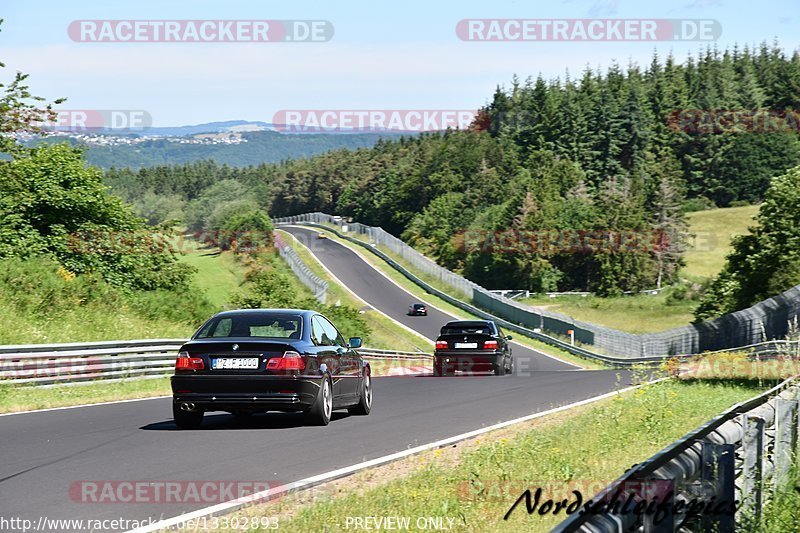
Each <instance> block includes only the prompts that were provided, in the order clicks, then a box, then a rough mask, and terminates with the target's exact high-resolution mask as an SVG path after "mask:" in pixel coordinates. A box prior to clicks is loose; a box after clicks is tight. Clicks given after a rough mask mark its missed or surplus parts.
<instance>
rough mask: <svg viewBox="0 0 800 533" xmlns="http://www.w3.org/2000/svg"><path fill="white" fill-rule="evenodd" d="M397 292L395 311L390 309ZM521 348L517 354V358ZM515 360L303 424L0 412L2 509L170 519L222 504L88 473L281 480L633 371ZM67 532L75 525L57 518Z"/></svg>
mask: <svg viewBox="0 0 800 533" xmlns="http://www.w3.org/2000/svg"><path fill="white" fill-rule="evenodd" d="M320 247H322V248H324V249H325V250H329V251H331V252H332V253H333V254H334V255H336V254H347V255H344V257H348V258H349V262H348V263H347V264H346V265H349V267H348V266H345V267H341V268H340V267H339V266H337V263H336V262H335V261H334V260H331V259H330V257H333V256H329V255H327V254H326V253H323V252H321V251H319V250H317V249H315V252H318V253H319V256H320V257H321V259H322V260H323V261H324V262H326V265H328V267H329V268H331V270H332V271H334V272H336V275H337V276H340V278H339V279H342V280H347V283H348V284H350V283H352V284H353V286H354V287H355V288H357V289H358V290H357V291H356V292H358V293H359V294H363V295H364V298H365V299H366V300H367V301H369V302H370V303H372V304H374V305H382V306H387V307H386V309H387V310H389V311H392V313H391V314H390V316H393V317H395V316H396V317H397V319H398V320H401V321H403V322H404V323H409V322H406V321H408V320H412V319H410V318H408V317H405V315H403V314H402V311H403V310H404V309H403V308H404V307H406V306H407V305H408V303H407V301H406V298H407V296H402V295H399V296H398V295H397V294H396V293H395V292H392V293H390V294H391V296H383V293H382V292H375V291H383V290H387V291H388V290H392V291H394V290H395V289H389V288H388V287H387V286H386V284H385V283H386V279H385V278H383V277H382V276H380V275H379V274H378V276H379V277H374V276H373V275H372V274H370V272H372V273H375V271H374V270H372V269H371V268H370V267H366V268H367V269H368V270H364V269H363V268H362V267H361V266H359V261H361V262H363V261H362V260H361V259H358V257H357V256H356V255H354V254H352V252H347V251H346V250H345V249H344V248H342V247H341V246H339V245H336V244H334V243H323V244H320ZM353 258H355V259H358V261H356V260H354V259H353ZM343 268H344V270H343ZM348 268H349V269H351V270H352V273H351V274H348V272H347V269H348ZM354 278H357V279H358V280H361V281H360V282H358V283H357V280H356V279H354ZM392 286H393V287H395V288H396V286H394V285H392ZM351 288H353V287H351ZM355 288H354V289H353V290H356V289H355ZM359 291H361V292H359ZM370 291H372V292H370ZM398 298H400V303H401V304H402V305H400V306H399V307H400V311H395V310H394V307H392V309H388V306H389V304H391V306H394V302H396V301H398V300H397V299H398ZM387 314H389V313H388V312H387ZM446 319H447V317H445V316H442V317H437V316H436V315H431V316H429V317H428V320H427V322H426V321H425V319H422V320H420V321H419V322H412V323H413V324H414V325H419V324H426V323H430V324H431V325H432V326H431V328H432V329H428V328H425V329H424V331H421V332H422V333H423V334H425V335H426V336H428V335H433V334H434V333H435V331H434V329H435V328H434V327H433V325H434V324H436V326H438V324H439V323H440V322H441V320H446ZM413 320H416V319H413ZM421 329H422V328H421ZM518 350H519V347H517V348H515V354H516V355H517V356H518V357H520V355H519V354H520V351H518ZM538 357H541V356H537V355H536V354H535V353H534V354H533V355H531V358H532V360H531V361H532V363H531V364H532V365H534V364H541V365H545V364H550V363H549V362H548V360H546V359H539V358H538ZM520 366H523V365H518V368H517V370H518V372H516V373H515V375H513V376H506V377H502V378H500V377H494V376H467V377H450V378H447V377H444V378H436V377H427V376H425V377H423V376H420V377H387V378H379V379H376V380H375V382H374V391H375V400H374V406H373V411H372V414H370V416H368V417H352V416H348V415H347V414H345V413H338V412H337V413H335V414H334V420H333V421H332V422H331V424H330V425H329V426H327V427H304V426H302V425H301V423H302V417H300V416H297V415H293V414H280V413H278V414H267V415H260V416H254V417H252V418H251V419H249V420H246V421H239V420H236V419H234V417H232V416H230V415H227V414H211V415H208V416H207V417H206V420H205V422H204V425H203V427H202V428H201V429H199V430H195V431H177V430H176V429H175V427H174V425H173V423H172V421H171V412H170V399H168V398H162V399H152V400H142V401H134V402H127V403H116V404H107V405H98V406H88V407H82V408H78V409H65V410H52V411H44V412H33V413H26V414H19V415H11V416H0V457H2V461H0V517H4V518H10V517H13V518H20V519H28V520H32V521H33V523H34V524H36V523H37V522H38V520H39V518H40V517H47V518H48V519H84V520H86V519H93V520H103V519H104V520H114V519H119V518H125V519H131V520H146V519H153V520H155V519H160V518H169V517H173V516H177V515H179V514H182V513H185V512H189V511H193V510H196V509H200V508H203V507H207V506H208V505H209V504H211V503H217V502H209V503H197V502H172V503H169V502H156V503H151V502H147V501H138V502H137V501H134V502H129V503H87V502H84V501H82V498H81V491H80V488H81V487H86V486H87V485H86V484H85V482H87V481H88V482H95V481H101V482H102V481H128V482H137V481H139V482H140V481H151V482H161V481H167V482H169V481H191V480H194V481H215V482H225V481H242V482H247V481H253V482H259V483H270V484H273V485H274V484H283V483H288V482H292V481H297V480H300V479H304V478H306V477H309V476H313V475H318V474H322V473H324V472H329V471H331V470H334V469H337V468H343V467H346V466H350V465H353V464H357V463H359V462H362V461H365V460H370V459H375V458H378V457H381V456H384V455H387V454H390V453H393V452H396V451H399V450H404V449H407V448H409V447H413V446H417V445H421V444H426V443H429V442H433V441H436V440H439V439H444V438H447V437H450V436H453V435H457V434H461V433H464V432H467V431H472V430H475V429H479V428H481V427H486V426H489V425H492V424H495V423H498V422H503V421H507V420H513V419H516V418H518V417H522V416H526V415H529V414H531V413H535V412H540V411H545V410H547V409H551V408H553V407H557V406H561V405H566V404H569V403H573V402H576V401H580V400H584V399H587V398H591V397H594V396H597V395H600V394H603V393H606V392H609V391H613V390H615V389H616V388H617V387H619V386H624V385H627V384H628V382H629V380H630V378H629V375H628V373H627V372H620V371H582V372H565V371H563V370H546V369H543V368H541V367H540V368H539V369H536V370H535V371H530V372H526V371H519V370H520ZM81 483H84V484H83V485H81ZM70 489H72V492H71V490H70ZM60 530H78V529H77V528H70V527H66V526H62V527H61V528H60Z"/></svg>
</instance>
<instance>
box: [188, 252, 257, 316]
mask: <svg viewBox="0 0 800 533" xmlns="http://www.w3.org/2000/svg"><path fill="white" fill-rule="evenodd" d="M179 258H180V260H181V261H182V262H183V263H186V264H187V265H191V266H193V267H195V268H197V274H196V275H195V278H194V281H195V284H196V285H197V287H199V288H200V290H202V291H203V292H204V293H205V295H206V298H208V300H209V301H210V302H211V303H212V304H213V305H214V306H215V307H216V308H218V309H220V310H222V309H224V308H225V307H226V306H227V305H228V304H229V302H230V300H231V297H232V296H233V295H234V294H235V293H236V292H238V291H239V290H240V288H241V286H242V284H243V283H244V273H245V270H246V269H245V267H244V266H243V265H242V264H241V263H239V262H238V261H236V259H235V258H234V255H233V253H232V252H230V251H226V252H221V253H220V252H219V251H218V250H216V249H210V250H205V249H198V248H197V247H190V249H189V250H188V251H187V253H186V254H184V255H180V256H179Z"/></svg>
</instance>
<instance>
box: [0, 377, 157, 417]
mask: <svg viewBox="0 0 800 533" xmlns="http://www.w3.org/2000/svg"><path fill="white" fill-rule="evenodd" d="M169 394H172V392H171V390H170V386H169V377H167V376H165V377H159V378H153V379H130V380H125V381H115V382H102V381H99V382H96V383H91V384H86V385H83V384H81V385H72V386H64V385H56V386H53V387H33V386H20V385H11V384H10V383H2V382H0V413H13V412H17V411H32V410H35V409H47V408H50V407H66V406H70V405H80V404H89V403H100V402H110V401H115V400H128V399H134V398H148V397H151V396H166V395H169Z"/></svg>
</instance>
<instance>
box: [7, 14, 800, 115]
mask: <svg viewBox="0 0 800 533" xmlns="http://www.w3.org/2000/svg"><path fill="white" fill-rule="evenodd" d="M0 17H2V18H4V19H5V22H4V23H3V26H2V30H3V31H2V33H0V60H2V61H3V62H5V63H6V67H7V68H6V69H4V70H2V71H0V77H2V80H3V81H6V80H8V79H9V78H10V77H11V76H12V75H13V72H14V71H16V70H21V71H23V72H27V73H29V74H30V75H31V77H30V85H31V87H32V89H33V92H34V93H35V94H40V95H42V96H45V97H47V98H51V99H52V98H56V97H62V96H66V97H68V99H69V101H68V103H66V104H64V105H63V106H62V107H64V108H68V109H142V110H146V111H147V112H148V113H150V115H151V116H152V119H153V125H156V126H168V125H183V124H196V123H202V122H210V121H215V120H230V119H248V120H264V121H270V120H271V118H272V115H273V113H275V112H276V111H278V110H281V109H475V108H477V107H479V106H481V105H483V104H484V103H485V102H486V101H487V99H488V98H489V97H490V96H491V94H492V92H493V90H494V88H495V87H496V86H497V85H498V84H507V83H508V82H509V80H510V79H511V77H512V76H513V75H514V74H517V75H519V76H520V77H521V78H525V77H527V76H529V75H533V76H535V75H537V74H538V73H540V72H541V73H542V74H544V75H545V76H546V77H555V76H563V74H564V72H565V70H566V69H569V70H570V72H572V73H574V74H577V73H579V72H580V71H582V70H583V69H584V67H585V66H587V65H589V66H591V67H592V68H595V67H598V66H599V67H601V68H605V67H606V66H607V65H608V64H609V63H610V62H611V61H612V60H616V61H618V62H619V63H621V64H623V65H625V64H627V63H628V62H629V61H634V62H638V63H640V64H646V63H647V62H648V61H649V58H650V56H651V54H652V52H653V50H658V51H659V53H660V54H662V55H665V54H667V53H669V52H670V51H672V52H674V54H675V55H676V56H677V57H678V58H680V59H681V60H682V59H683V58H685V56H686V54H687V53H689V52H695V51H697V50H698V49H699V48H700V47H704V46H705V43H698V42H688V43H686V42H674V41H673V42H658V43H653V42H641V43H636V42H625V43H613V42H593V43H581V42H522V43H509V42H505V43H503V42H500V43H491V42H464V41H461V40H459V39H458V38H457V36H456V34H455V26H456V23H457V22H458V21H459V20H461V19H465V18H539V19H544V18H590V17H609V18H649V19H654V18H655V19H658V18H669V19H676V18H689V19H715V20H718V21H719V22H720V23H721V25H722V28H723V32H722V36H721V37H720V38H719V39H718V40H717V41H716V45H717V46H719V47H720V48H724V47H726V46H730V45H732V44H733V43H739V44H740V45H741V44H745V43H749V44H754V43H759V42H761V41H763V40H767V41H772V40H773V39H775V38H777V39H778V41H779V42H780V44H781V45H782V46H783V47H784V48H785V49H788V50H793V49H797V48H798V47H800V32H798V31H797V26H798V23H800V15H798V4H797V0H760V1H758V2H753V1H730V0H677V1H641V0H639V1H635V0H551V1H540V0H492V1H483V2H476V1H450V0H426V1H418V0H406V1H403V2H389V1H385V0H384V1H380V0H378V1H371V2H368V1H365V0H364V1H362V0H337V1H304V0H294V1H292V2H276V1H274V0H261V1H257V0H254V1H245V0H225V1H224V2H223V1H220V0H195V1H178V0H160V1H151V0H137V1H126V0H117V1H114V2H109V1H108V0H103V1H99V0H91V1H80V0H76V1H74V2H52V3H50V2H15V3H13V4H10V5H9V4H8V3H7V5H5V6H3V8H2V11H1V12H0ZM84 19H100V20H106V19H131V20H134V19H135V20H142V19H194V20H199V19H279V20H285V19H323V20H329V21H331V22H332V24H333V26H334V28H335V32H336V33H335V36H334V37H333V39H332V40H331V41H329V42H326V43H202V44H198V43H140V44H132V43H126V44H119V43H102V44H98V43H77V42H73V41H72V40H70V38H69V36H68V35H67V26H68V25H69V23H70V22H72V21H73V20H84Z"/></svg>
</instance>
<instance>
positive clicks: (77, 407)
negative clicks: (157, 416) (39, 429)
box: [0, 394, 172, 416]
mask: <svg viewBox="0 0 800 533" xmlns="http://www.w3.org/2000/svg"><path fill="white" fill-rule="evenodd" d="M164 398H172V395H171V394H170V395H169V396H149V397H147V398H131V399H130V400H112V401H109V402H98V403H84V404H81V405H65V406H64V407H48V408H47V409H31V410H30V411H17V412H14V413H0V416H13V415H27V414H30V413H47V412H48V411H63V410H64V409H80V408H81V407H95V406H97V405H112V404H115V403H130V402H143V401H145V400H163V399H164Z"/></svg>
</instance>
